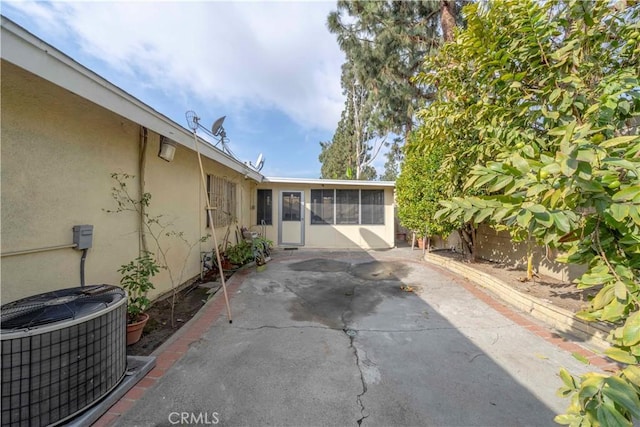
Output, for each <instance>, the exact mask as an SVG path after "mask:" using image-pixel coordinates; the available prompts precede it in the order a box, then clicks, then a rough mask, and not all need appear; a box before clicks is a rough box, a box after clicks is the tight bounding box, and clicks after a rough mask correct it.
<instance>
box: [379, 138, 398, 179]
mask: <svg viewBox="0 0 640 427" xmlns="http://www.w3.org/2000/svg"><path fill="white" fill-rule="evenodd" d="M401 143H402V139H401V138H399V137H397V138H394V140H393V142H392V143H391V144H390V145H389V151H387V152H386V153H385V157H386V158H387V161H386V162H385V164H384V174H383V175H382V176H381V177H380V179H381V180H383V181H395V180H396V179H397V178H398V175H399V174H400V165H401V164H402V162H403V160H404V153H403V147H402V145H401Z"/></svg>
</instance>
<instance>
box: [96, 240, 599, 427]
mask: <svg viewBox="0 0 640 427" xmlns="http://www.w3.org/2000/svg"><path fill="white" fill-rule="evenodd" d="M421 254H422V253H421V251H414V252H412V251H410V250H407V249H404V250H391V251H384V252H364V251H337V252H326V251H313V250H300V251H281V252H278V253H277V254H276V255H275V256H274V259H273V260H272V261H271V262H270V263H269V264H268V267H267V269H266V270H265V271H262V272H256V271H255V268H253V269H250V270H246V271H243V272H240V273H236V275H234V276H233V278H232V280H230V283H229V288H230V289H229V291H230V294H231V296H232V299H231V305H232V310H233V324H229V323H228V322H227V320H226V316H225V311H224V305H223V299H222V295H217V296H216V297H215V299H214V300H212V301H210V302H209V303H208V304H207V306H206V307H205V309H204V310H203V311H202V312H201V313H200V314H199V315H198V316H197V318H194V320H193V321H192V322H191V323H190V324H189V325H187V326H185V328H183V330H181V331H180V332H179V335H178V336H177V337H175V338H174V340H173V341H172V342H170V343H167V344H166V345H165V346H163V347H162V348H161V349H159V351H158V364H157V367H156V368H155V369H154V370H153V371H152V372H151V373H150V374H149V375H148V376H147V378H145V379H143V380H142V381H141V382H140V383H139V385H138V386H137V387H135V388H134V389H132V390H131V391H130V392H129V393H128V395H127V396H126V397H125V399H123V400H121V401H120V402H119V403H118V404H116V405H115V406H114V407H112V408H111V410H110V412H109V413H107V414H106V415H105V416H104V417H103V418H102V419H101V420H99V421H98V422H97V423H96V425H98V426H101V425H109V424H116V425H122V426H133V425H141V426H151V425H161V426H164V425H166V426H169V425H175V424H183V425H184V424H193V425H195V424H198V425H215V424H218V425H226V426H245V425H246V426H258V425H260V426H262V425H276V426H281V425H282V426H284V425H291V426H317V425H339V426H342V425H354V426H357V425H363V426H368V425H370V426H384V425H392V426H400V425H420V426H427V425H429V426H517V425H532V426H540V425H553V424H554V423H553V417H554V415H555V414H556V413H558V412H562V411H563V410H564V408H565V407H566V406H567V405H568V402H567V401H566V400H564V399H560V398H558V397H556V395H555V391H556V389H557V388H558V387H559V386H560V380H559V378H558V375H557V373H558V370H559V369H560V367H563V366H564V367H566V368H567V369H569V370H570V372H572V373H582V372H587V371H590V370H594V369H597V368H594V367H593V366H585V365H583V364H581V363H579V362H578V361H577V360H576V359H575V358H574V357H572V356H571V352H577V353H580V354H582V355H584V356H586V357H589V358H590V359H591V360H592V361H593V362H595V363H598V364H600V365H605V364H606V363H607V362H606V361H604V360H602V359H600V358H599V357H597V356H595V355H593V354H592V353H590V352H589V351H587V350H586V349H584V348H582V347H581V346H580V345H578V344H577V343H572V342H568V341H566V340H564V339H562V338H560V337H559V336H556V335H554V334H553V333H552V332H550V331H549V330H548V329H547V328H546V327H545V326H544V325H542V324H540V323H538V321H536V320H533V319H531V318H528V317H527V316H526V315H524V314H522V313H517V312H515V311H513V310H511V309H509V308H508V307H505V306H503V305H502V304H501V303H499V302H497V301H496V300H495V299H493V298H492V297H490V296H488V295H487V294H486V293H484V292H483V291H481V290H479V289H478V288H476V287H475V286H474V285H471V284H470V283H469V282H467V281H465V280H463V279H457V278H456V276H453V275H451V274H450V273H447V272H446V271H444V270H441V269H439V268H438V267H434V266H430V265H427V264H426V263H424V262H421V261H420V260H419V257H420V256H421ZM406 286H410V287H412V288H413V289H414V291H415V292H405V291H403V290H402V289H401V288H402V287H406Z"/></svg>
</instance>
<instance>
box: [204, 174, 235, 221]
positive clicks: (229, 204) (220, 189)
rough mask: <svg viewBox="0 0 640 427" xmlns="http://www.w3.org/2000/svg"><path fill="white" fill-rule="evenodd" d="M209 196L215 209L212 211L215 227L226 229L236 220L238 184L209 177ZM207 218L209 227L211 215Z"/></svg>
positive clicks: (217, 177)
mask: <svg viewBox="0 0 640 427" xmlns="http://www.w3.org/2000/svg"><path fill="white" fill-rule="evenodd" d="M207 195H208V197H209V203H210V204H211V207H212V208H214V209H213V210H212V211H211V217H212V219H213V225H214V227H216V228H218V227H226V226H227V225H229V224H230V223H232V222H233V221H234V219H235V218H236V199H237V196H236V195H237V188H236V183H235V182H232V181H229V180H228V179H225V178H221V177H219V176H215V175H207ZM206 217H207V227H211V224H210V223H209V215H207V216H206Z"/></svg>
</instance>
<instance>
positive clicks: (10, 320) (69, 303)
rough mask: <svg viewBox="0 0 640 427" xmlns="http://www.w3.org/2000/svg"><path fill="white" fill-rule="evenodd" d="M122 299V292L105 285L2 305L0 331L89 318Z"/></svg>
mask: <svg viewBox="0 0 640 427" xmlns="http://www.w3.org/2000/svg"><path fill="white" fill-rule="evenodd" d="M120 299H122V290H121V289H120V288H114V287H113V286H108V285H92V286H87V287H84V288H71V289H62V290H59V291H53V292H48V293H46V294H41V295H36V296H33V297H29V298H25V299H21V300H19V301H15V302H12V303H9V304H5V305H3V306H2V318H1V320H0V325H1V326H2V330H3V331H7V330H15V329H24V328H33V327H36V326H42V325H48V324H51V323H56V322H60V321H62V320H66V319H78V318H82V317H84V316H89V315H92V314H94V313H96V312H98V311H100V310H101V309H103V308H106V307H108V306H109V305H111V304H113V303H114V302H116V301H118V300H120Z"/></svg>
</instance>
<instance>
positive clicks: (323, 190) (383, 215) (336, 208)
mask: <svg viewBox="0 0 640 427" xmlns="http://www.w3.org/2000/svg"><path fill="white" fill-rule="evenodd" d="M318 191H320V192H321V193H320V194H321V195H322V197H325V196H324V194H325V193H326V192H333V217H332V221H331V222H328V221H326V220H325V219H324V218H323V217H322V216H320V217H321V218H322V220H316V221H315V222H314V216H315V215H316V212H315V211H314V201H313V200H314V199H313V197H314V192H318ZM346 191H349V192H352V191H357V192H358V197H357V206H356V209H357V215H351V216H352V217H356V216H357V221H355V222H353V220H352V221H349V222H339V220H338V214H339V209H340V208H339V201H338V192H346ZM363 191H364V192H376V193H379V194H380V197H379V198H380V199H381V202H382V203H381V204H374V205H371V206H372V207H370V209H372V210H373V212H371V214H370V215H369V216H374V217H375V216H376V213H375V211H377V210H379V211H378V217H379V218H380V219H381V221H382V222H376V221H374V220H371V221H368V220H367V219H366V218H364V220H363V204H362V192H363ZM310 194H311V202H310V204H309V210H310V212H311V219H310V221H309V222H310V225H311V226H316V225H319V226H323V225H346V226H349V225H385V224H386V221H387V217H386V191H385V189H384V188H375V189H353V188H351V189H345V188H312V189H311V190H310ZM316 194H317V193H316ZM343 194H348V193H343ZM365 210H366V209H365ZM365 215H366V214H365Z"/></svg>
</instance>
